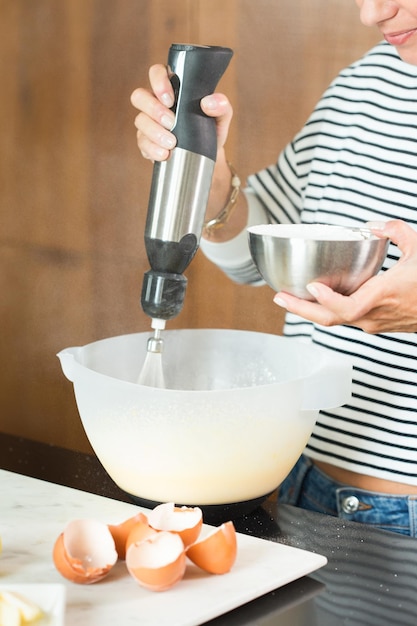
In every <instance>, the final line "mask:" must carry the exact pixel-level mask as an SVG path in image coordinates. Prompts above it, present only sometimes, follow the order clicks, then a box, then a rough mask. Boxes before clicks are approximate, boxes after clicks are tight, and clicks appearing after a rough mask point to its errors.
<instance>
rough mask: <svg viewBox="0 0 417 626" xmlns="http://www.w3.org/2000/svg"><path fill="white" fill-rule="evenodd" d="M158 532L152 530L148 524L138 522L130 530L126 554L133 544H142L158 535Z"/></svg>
mask: <svg viewBox="0 0 417 626" xmlns="http://www.w3.org/2000/svg"><path fill="white" fill-rule="evenodd" d="M157 532H158V531H157V530H155V528H151V527H150V526H149V524H148V523H147V522H136V524H134V526H132V528H131V529H130V532H129V534H128V536H127V539H126V552H127V550H128V548H129V546H130V545H131V544H132V543H140V542H141V541H144V540H145V539H148V537H151V536H152V535H156V533H157Z"/></svg>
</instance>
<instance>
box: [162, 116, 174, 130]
mask: <svg viewBox="0 0 417 626" xmlns="http://www.w3.org/2000/svg"><path fill="white" fill-rule="evenodd" d="M174 122H175V116H174V115H172V116H171V115H163V116H162V117H161V124H162V126H163V127H164V128H166V129H167V130H171V128H172V127H173V126H174Z"/></svg>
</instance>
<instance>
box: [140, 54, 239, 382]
mask: <svg viewBox="0 0 417 626" xmlns="http://www.w3.org/2000/svg"><path fill="white" fill-rule="evenodd" d="M232 55H233V51H232V50H231V49H230V48H223V47H220V46H198V45H189V44H173V45H172V46H171V47H170V50H169V54H168V71H169V72H170V80H171V84H172V86H173V88H174V96H175V103H174V106H173V107H172V110H173V111H174V113H175V122H174V126H173V128H172V133H173V134H174V135H175V136H176V138H177V144H176V147H175V148H174V149H173V150H172V152H171V155H170V157H169V158H168V160H166V161H162V162H155V164H154V168H153V174H152V183H151V190H150V197H149V204H148V213H147V219H146V226H145V247H146V253H147V256H148V261H149V264H150V270H149V271H147V272H146V273H145V275H144V278H143V285H142V294H141V305H142V309H143V311H144V312H145V313H146V314H147V315H149V317H150V318H151V320H152V322H151V325H152V328H153V329H154V334H153V336H152V337H151V338H150V339H149V340H148V344H147V352H148V356H149V355H152V354H155V355H156V354H161V353H162V349H163V340H162V338H161V330H163V329H164V328H165V324H166V322H167V321H168V320H170V319H172V318H174V317H176V316H177V315H178V313H180V311H181V309H182V307H183V303H184V297H185V290H186V286H187V279H186V277H185V276H184V275H183V272H184V270H185V269H186V268H187V267H188V265H189V263H190V262H191V260H192V259H193V257H194V255H195V253H196V252H197V249H198V247H199V243H200V238H201V232H202V229H203V224H204V215H205V212H206V207H207V200H208V196H209V192H210V186H211V179H212V175H213V170H214V164H215V161H216V154H217V135H216V123H215V120H214V119H213V118H210V117H207V116H206V115H205V114H204V113H203V111H202V110H201V107H200V100H201V98H203V97H204V96H206V95H209V94H211V93H213V92H214V90H215V88H216V86H217V83H218V82H219V80H220V78H221V77H222V75H223V73H224V72H225V70H226V68H227V66H228V64H229V62H230V59H231V57H232ZM150 363H152V359H151V360H148V358H147V361H145V365H144V367H143V369H142V372H141V375H140V376H139V382H140V383H141V384H149V385H151V386H160V387H163V386H164V383H163V378H162V380H161V376H162V374H160V375H158V373H156V375H155V371H154V368H152V367H151V365H150ZM154 363H155V361H154Z"/></svg>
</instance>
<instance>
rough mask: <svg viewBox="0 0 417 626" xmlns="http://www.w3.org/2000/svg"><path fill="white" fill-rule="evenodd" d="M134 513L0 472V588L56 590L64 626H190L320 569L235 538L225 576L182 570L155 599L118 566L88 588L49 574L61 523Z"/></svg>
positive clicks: (316, 561) (302, 554)
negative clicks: (62, 597)
mask: <svg viewBox="0 0 417 626" xmlns="http://www.w3.org/2000/svg"><path fill="white" fill-rule="evenodd" d="M138 509H139V507H136V506H134V505H130V504H127V503H124V502H118V501H115V500H110V499H108V498H104V497H101V496H95V495H93V494H89V493H85V492H82V491H78V490H75V489H70V488H68V487H61V486H59V485H54V484H51V483H47V482H45V481H40V480H36V479H34V478H28V477H25V476H20V475H19V474H14V473H11V472H6V471H4V470H0V537H1V538H2V542H3V552H2V554H0V589H1V586H2V584H3V585H4V586H6V585H10V584H21V583H37V584H39V583H49V584H56V583H62V584H63V585H64V586H65V591H66V611H65V617H66V622H65V623H66V624H67V625H69V626H72V625H73V624H79V626H115V625H118V624H119V625H120V626H129V625H130V624H132V625H133V624H135V626H137V624H140V625H141V626H156V625H158V626H165V625H166V626H173V624H175V626H196V625H199V624H202V623H204V622H206V621H208V620H210V619H213V618H214V617H217V616H219V615H222V614H223V613H226V612H227V611H230V610H232V609H234V608H236V607H238V606H240V605H242V604H245V603H246V602H249V601H250V600H253V599H255V598H257V597H259V596H262V595H264V594H265V593H268V592H269V591H272V590H274V589H277V588H278V587H281V586H282V585H285V584H287V583H289V582H291V581H293V580H295V579H297V578H300V577H301V576H304V575H306V574H309V573H310V572H312V571H314V570H316V569H318V568H320V567H322V566H323V565H325V564H326V563H327V559H326V557H324V556H322V555H319V554H315V553H312V552H307V551H305V550H300V549H297V548H292V547H290V546H285V545H282V544H279V543H273V542H270V541H266V540H263V539H257V538H255V537H250V536H247V535H243V534H238V555H237V559H236V563H235V565H234V567H233V569H232V571H231V572H229V573H228V574H225V575H222V576H213V575H210V574H206V573H204V572H202V571H201V570H199V569H198V568H197V567H195V566H194V565H192V564H191V563H190V564H189V565H187V572H186V575H185V578H184V579H183V580H182V581H180V582H179V583H178V584H177V585H176V586H175V587H173V588H172V589H170V590H169V591H165V592H160V593H155V592H152V591H148V590H146V589H143V588H141V587H140V586H139V585H138V584H137V583H136V582H135V581H134V580H133V579H132V578H131V577H130V575H129V574H128V572H127V570H126V566H125V564H124V562H119V563H118V564H117V565H116V566H115V568H114V569H113V570H112V571H111V573H110V575H109V576H108V577H107V578H106V579H104V580H103V581H101V582H99V583H96V584H94V585H85V586H83V585H75V584H73V583H70V582H69V581H66V580H65V579H63V578H62V577H61V576H60V574H59V573H58V572H57V571H56V570H55V568H54V565H53V562H52V556H51V555H52V548H53V544H54V542H55V540H56V538H57V536H58V535H59V533H60V532H62V530H63V528H64V527H65V525H66V524H67V523H68V522H69V521H71V520H72V519H77V518H88V517H90V518H94V519H97V520H101V521H103V522H106V523H109V524H114V523H119V522H121V521H123V520H125V519H128V518H129V517H131V516H132V515H134V513H135V512H137V511H138ZM143 510H144V512H145V513H146V509H143Z"/></svg>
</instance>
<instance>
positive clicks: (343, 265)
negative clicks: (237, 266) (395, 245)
mask: <svg viewBox="0 0 417 626" xmlns="http://www.w3.org/2000/svg"><path fill="white" fill-rule="evenodd" d="M248 234H249V246H250V251H251V254H252V257H253V260H254V262H255V264H256V266H257V268H258V270H259V272H260V274H261V275H262V277H263V278H264V280H265V281H266V282H267V283H268V285H270V287H272V288H273V289H274V290H275V291H286V292H288V293H291V294H293V295H295V296H298V297H299V298H303V299H305V300H314V298H313V296H312V295H311V294H310V293H309V292H308V291H307V289H306V285H308V284H309V283H311V282H313V281H314V282H317V281H318V282H322V283H325V284H326V285H328V286H329V287H331V288H332V289H333V290H334V291H337V292H339V293H342V294H345V295H349V294H350V293H353V292H354V291H356V289H358V287H360V285H362V284H363V283H364V282H365V281H366V280H368V279H369V278H371V277H372V276H374V275H375V274H377V273H378V272H379V270H380V269H381V267H382V264H383V262H384V259H385V257H386V254H387V250H388V245H389V240H388V239H385V238H379V237H376V236H375V235H373V234H372V232H371V231H370V230H369V229H367V228H348V227H342V226H331V225H326V224H268V225H260V226H252V227H250V228H248Z"/></svg>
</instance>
